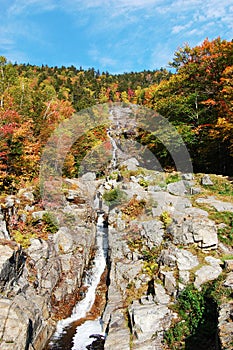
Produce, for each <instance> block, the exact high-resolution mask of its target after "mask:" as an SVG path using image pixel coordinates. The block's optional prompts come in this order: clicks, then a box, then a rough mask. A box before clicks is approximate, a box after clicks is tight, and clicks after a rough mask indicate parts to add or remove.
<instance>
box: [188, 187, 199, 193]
mask: <svg viewBox="0 0 233 350" xmlns="http://www.w3.org/2000/svg"><path fill="white" fill-rule="evenodd" d="M199 193H201V188H200V187H190V194H193V195H195V194H199Z"/></svg>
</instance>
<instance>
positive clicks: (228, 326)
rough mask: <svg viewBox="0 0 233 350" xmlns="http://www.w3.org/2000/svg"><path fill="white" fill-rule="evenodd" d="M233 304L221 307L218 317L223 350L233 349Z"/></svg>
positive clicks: (225, 304)
mask: <svg viewBox="0 0 233 350" xmlns="http://www.w3.org/2000/svg"><path fill="white" fill-rule="evenodd" d="M232 319H233V303H232V302H229V303H224V304H222V305H221V306H220V309H219V317H218V330H219V332H218V333H219V339H220V343H221V349H222V350H230V349H232V342H233V322H232Z"/></svg>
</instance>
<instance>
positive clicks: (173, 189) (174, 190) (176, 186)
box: [167, 180, 188, 196]
mask: <svg viewBox="0 0 233 350" xmlns="http://www.w3.org/2000/svg"><path fill="white" fill-rule="evenodd" d="M167 190H168V192H169V193H171V194H174V195H175V196H184V195H185V194H187V193H188V191H187V188H186V186H185V183H184V181H183V180H180V181H178V182H172V183H170V184H168V185H167Z"/></svg>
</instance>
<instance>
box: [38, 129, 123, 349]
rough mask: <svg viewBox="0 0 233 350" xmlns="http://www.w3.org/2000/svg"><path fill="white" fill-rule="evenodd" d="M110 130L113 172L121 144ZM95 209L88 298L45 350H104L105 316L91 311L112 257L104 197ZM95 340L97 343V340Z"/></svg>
mask: <svg viewBox="0 0 233 350" xmlns="http://www.w3.org/2000/svg"><path fill="white" fill-rule="evenodd" d="M111 133H112V130H111V129H108V130H107V134H108V137H109V139H110V142H111V144H112V161H111V165H110V167H111V169H116V167H117V150H118V148H117V144H116V141H115V140H114V138H113V137H112V135H111ZM94 207H95V209H96V211H97V215H98V219H97V230H96V252H95V257H94V259H93V261H92V264H91V267H90V269H89V270H88V271H86V276H85V280H84V283H83V286H84V287H85V289H86V294H85V296H84V298H83V299H82V300H81V301H79V302H78V303H77V304H76V306H75V307H74V309H73V311H72V314H71V316H70V317H68V318H66V319H63V320H61V321H59V322H58V323H57V329H56V332H55V333H54V335H53V336H52V338H51V339H50V342H49V344H48V346H47V347H46V348H45V349H44V350H86V349H88V350H100V349H103V348H104V346H103V344H104V339H105V336H106V335H105V334H104V332H103V329H102V321H101V315H99V316H98V317H96V318H94V317H93V315H91V309H92V307H93V306H94V304H95V300H96V291H97V287H98V285H99V283H100V281H101V276H102V275H103V273H104V271H105V269H106V262H107V256H108V229H107V227H106V225H105V219H104V218H105V213H104V212H103V211H102V199H101V198H100V193H99V192H98V193H97V194H96V197H95V200H94ZM93 338H94V340H93Z"/></svg>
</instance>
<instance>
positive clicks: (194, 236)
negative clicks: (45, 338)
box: [168, 216, 218, 249]
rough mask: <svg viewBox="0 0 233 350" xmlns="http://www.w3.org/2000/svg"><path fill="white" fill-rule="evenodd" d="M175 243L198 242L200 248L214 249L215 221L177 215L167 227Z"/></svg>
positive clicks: (215, 237) (216, 244) (216, 241)
mask: <svg viewBox="0 0 233 350" xmlns="http://www.w3.org/2000/svg"><path fill="white" fill-rule="evenodd" d="M168 231H169V233H170V234H171V235H172V236H173V243H175V244H184V245H188V244H193V243H198V246H199V247H200V248H202V249H216V248H217V246H218V235H217V228H216V225H215V222H214V221H212V220H210V219H208V218H207V217H202V216H199V217H195V216H194V217H193V216H190V217H187V216H177V217H176V218H174V219H173V223H172V224H171V225H170V226H169V228H168Z"/></svg>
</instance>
